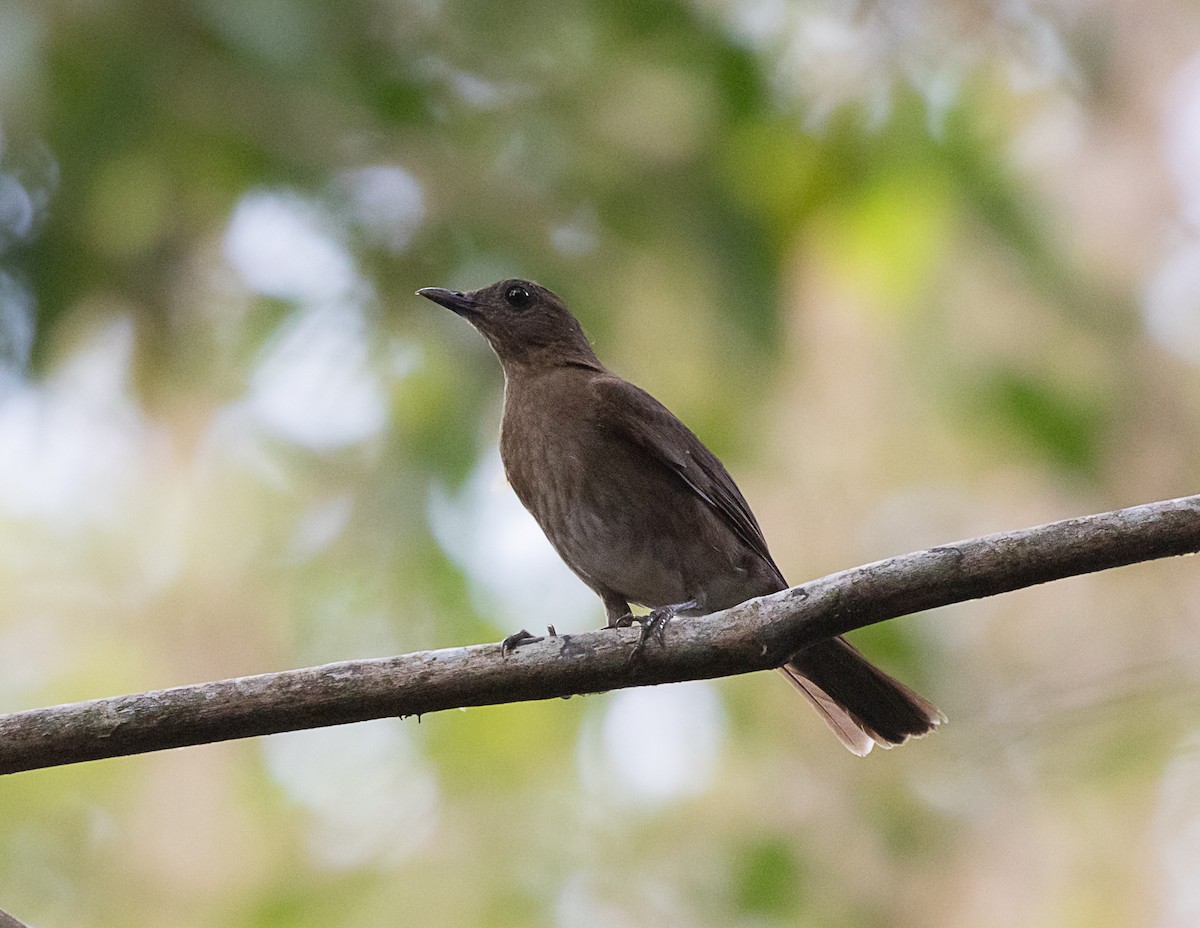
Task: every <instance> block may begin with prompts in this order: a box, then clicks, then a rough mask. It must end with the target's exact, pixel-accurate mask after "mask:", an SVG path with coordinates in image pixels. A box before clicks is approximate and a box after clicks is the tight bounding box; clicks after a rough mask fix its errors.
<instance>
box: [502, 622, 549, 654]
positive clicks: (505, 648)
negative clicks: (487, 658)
mask: <svg viewBox="0 0 1200 928" xmlns="http://www.w3.org/2000/svg"><path fill="white" fill-rule="evenodd" d="M546 632H547V633H548V634H549V635H550V637H551V638H557V637H558V632H557V631H555V629H554V626H553V625H547V626H546ZM545 640H546V636H545V635H531V634H529V632H527V631H525V629H521V630H520V631H519V632H513V633H512V634H511V635H509V636H508V637H507V638H505V639H504V640H503V641H501V642H500V653H501V654H509V653H511V652H512V651H515V650H516V649H517V648H519V647H521V645H523V644H533V643H534V642H536V641H545Z"/></svg>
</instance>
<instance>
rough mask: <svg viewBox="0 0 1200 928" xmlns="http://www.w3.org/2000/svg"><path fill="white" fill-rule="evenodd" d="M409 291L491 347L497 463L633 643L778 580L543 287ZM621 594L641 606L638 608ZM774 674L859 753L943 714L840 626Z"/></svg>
mask: <svg viewBox="0 0 1200 928" xmlns="http://www.w3.org/2000/svg"><path fill="white" fill-rule="evenodd" d="M416 292H417V295H419V296H422V297H425V298H426V299H429V300H432V301H433V302H434V303H438V304H440V305H441V306H444V307H446V308H447V309H449V310H451V311H453V312H454V313H456V314H458V315H459V316H461V317H462V318H464V319H466V320H467V322H469V323H470V324H471V325H472V326H474V327H475V329H477V330H478V331H479V332H480V334H482V335H483V337H484V338H485V339H486V340H487V342H488V343H489V344H490V345H491V347H492V349H493V351H494V352H495V353H496V355H497V357H498V358H499V359H500V364H501V367H502V368H503V370H504V411H503V415H502V418H501V425H500V457H501V459H502V461H503V464H504V472H505V476H506V477H507V479H508V482H509V484H510V485H511V486H512V488H513V490H514V491H515V492H516V495H517V497H518V498H519V499H520V501H521V503H522V504H523V505H524V506H525V508H526V509H527V510H528V511H529V512H530V513H531V514H532V515H533V518H534V519H535V520H536V521H537V523H538V524H539V525H540V526H541V529H542V531H543V532H544V533H545V535H546V537H547V538H548V539H549V541H550V544H551V545H552V546H553V547H554V550H555V551H556V552H557V553H558V555H559V556H560V557H561V558H562V560H563V561H564V562H566V564H567V566H568V567H570V568H571V570H572V571H573V572H574V573H575V574H576V575H577V576H578V577H579V579H580V580H582V581H583V582H584V583H585V584H587V586H589V587H590V588H591V589H592V590H593V591H594V592H595V593H596V595H598V596H599V597H600V600H601V602H602V603H603V604H604V610H605V614H606V617H607V621H608V625H609V626H610V627H618V626H628V625H630V624H632V623H633V622H640V623H641V624H643V639H642V640H644V636H645V633H646V631H647V629H651V630H653V631H655V632H656V633H657V634H658V635H659V636H661V634H662V629H663V627H664V626H665V624H666V623H667V622H669V621H671V620H672V619H673V618H674V617H675V616H685V617H687V616H699V615H707V614H710V613H713V612H718V611H720V610H723V609H727V608H730V607H731V606H735V605H737V604H739V603H742V602H744V601H746V600H748V599H752V598H754V597H757V596H764V595H766V594H769V593H775V592H778V591H780V590H784V589H787V588H788V584H787V582H786V581H785V580H784V578H783V574H782V573H781V571H780V570H779V567H778V566H776V564H775V561H774V560H773V559H772V557H771V554H770V551H769V550H768V548H767V542H766V539H765V537H764V536H763V532H762V529H761V528H760V527H759V524H758V521H757V520H756V519H755V517H754V514H753V512H751V510H750V506H749V504H748V503H747V502H746V499H745V497H744V496H743V495H742V493H741V491H740V490H739V489H738V487H737V484H736V483H734V481H733V478H732V477H731V476H730V475H729V472H728V471H727V470H726V469H725V467H724V465H723V464H722V463H721V462H720V461H719V460H718V459H717V457H716V455H715V454H713V453H712V452H711V451H710V450H709V449H708V448H707V447H706V446H705V445H704V444H703V443H702V442H701V441H700V439H699V438H697V437H696V435H695V434H694V433H693V432H692V431H691V430H690V429H689V428H688V427H687V426H686V425H684V424H683V422H681V421H680V420H679V419H678V418H676V416H675V415H674V414H673V413H671V412H670V411H669V410H668V409H667V408H666V407H665V406H664V405H663V404H662V403H660V402H659V401H658V400H656V399H655V398H654V397H652V396H651V395H650V394H649V393H647V392H646V391H644V390H642V389H641V388H639V387H637V386H634V385H633V384H632V383H630V382H629V381H627V380H624V379H622V378H621V377H619V376H617V375H616V374H614V373H612V372H611V371H610V370H608V368H606V367H605V366H604V365H603V364H601V362H600V360H599V358H598V357H597V356H596V353H595V351H594V350H593V348H592V345H591V343H590V342H589V340H588V338H587V335H586V334H585V333H584V330H583V328H582V326H581V325H580V324H579V321H578V320H577V319H576V318H575V316H574V315H573V314H572V313H571V311H570V310H569V309H568V308H567V306H566V304H565V303H564V302H563V301H562V300H561V299H560V298H559V297H558V296H557V295H556V294H554V293H553V292H551V291H550V290H548V289H546V288H545V287H542V286H540V285H538V284H536V283H534V282H532V281H528V280H521V279H515V278H514V279H508V280H502V281H499V282H497V283H494V284H491V285H490V286H487V287H483V288H481V289H478V290H474V291H469V292H463V291H460V290H447V289H442V288H439V287H426V288H423V289H420V290H418V291H416ZM631 603H633V604H636V605H639V606H642V607H645V608H647V609H649V610H651V612H650V614H649V616H648V617H638V618H635V617H634V616H633V615H632V613H631V611H630V604H631ZM521 636H525V637H528V636H527V635H526V634H525V633H522V634H521ZM521 636H514V638H516V637H521ZM639 644H641V641H639ZM779 672H780V673H782V674H783V675H784V676H785V677H786V678H787V679H788V681H789V682H790V683H791V684H792V685H793V686H794V687H795V688H796V689H798V690H799V691H800V693H802V694H803V695H804V697H805V698H806V699H807V700H808V701H809V702H810V703H811V704H812V706H813V707H814V708H815V709H816V710H817V712H818V713H819V714H820V716H821V718H822V719H823V720H824V721H825V723H826V724H827V725H828V726H829V728H830V729H831V730H832V731H833V733H834V734H835V735H836V736H837V737H838V739H839V740H840V741H841V742H842V744H843V745H845V747H846V748H847V749H849V750H850V751H851V752H852V753H854V754H857V755H859V756H863V755H866V754H868V753H869V752H870V751H871V749H872V748H873V747H874V746H876V745H880V746H882V747H885V748H887V747H892V746H894V745H898V744H902V743H904V742H905V741H907V740H908V739H909V738H912V737H919V736H921V735H924V734H927V733H928V732H930V731H932V730H933V729H934V728H936V727H937V726H938V725H939V724H940V723H941V722H942V721H943V720H944V717H943V716H942V714H941V712H940V711H939V710H938V709H937V707H936V706H934V704H933V703H931V702H930V701H928V700H927V699H925V698H923V697H922V696H919V695H917V694H916V693H915V692H913V691H912V690H911V689H909V688H908V687H907V686H905V685H904V684H903V683H900V682H899V681H897V680H895V679H893V678H892V677H890V676H888V675H887V674H886V673H884V671H882V670H880V669H879V668H878V667H876V666H875V665H874V664H872V663H870V661H868V660H867V659H866V658H865V657H864V656H863V655H862V654H861V653H860V652H859V651H858V650H857V649H856V648H855V647H854V646H853V645H851V644H850V643H849V642H848V641H846V640H845V639H844V638H841V637H837V638H831V639H828V640H825V641H821V642H818V643H816V644H813V645H811V646H809V647H807V648H805V649H804V650H802V651H800V652H799V653H797V654H795V655H793V656H792V657H791V658H790V659H789V660H788V661H787V663H785V664H784V665H783V666H782V667H780V668H779Z"/></svg>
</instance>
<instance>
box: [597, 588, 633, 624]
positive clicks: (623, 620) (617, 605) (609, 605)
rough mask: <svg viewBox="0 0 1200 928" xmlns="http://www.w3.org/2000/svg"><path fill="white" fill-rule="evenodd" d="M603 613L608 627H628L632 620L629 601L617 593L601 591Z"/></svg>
mask: <svg viewBox="0 0 1200 928" xmlns="http://www.w3.org/2000/svg"><path fill="white" fill-rule="evenodd" d="M600 599H601V600H603V602H604V614H605V615H607V616H608V626H607V627H608V628H629V626H630V625H632V624H633V622H634V617H633V613H632V612H630V611H629V603H628V602H626V601H625V599H624V598H623V597H622V596H621V595H620V594H619V593H601V594H600Z"/></svg>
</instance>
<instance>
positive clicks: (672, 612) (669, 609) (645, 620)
mask: <svg viewBox="0 0 1200 928" xmlns="http://www.w3.org/2000/svg"><path fill="white" fill-rule="evenodd" d="M695 608H696V601H695V600H694V599H689V600H688V601H687V602H686V603H675V604H674V605H671V606H659V607H658V608H657V609H654V610H652V611H651V612H650V613H649V614H648V615H642V616H630V619H631V620H632V621H631V622H630V624H633V622H637V623H638V624H639V625H641V626H642V634H641V637H639V638H638V642H637V644H636V645H635V646H634V648H633V654H634V656H636V655H637V654H639V653H640V652H641V650H642V649H643V648H644V647H646V642H647V641H649V640H650V639H651V638H654V639H656V640H657V641H658V643H659V644H660V645H662V644H665V643H666V631H667V625H668V624H669V623H670V621H671V620H672V619H673V618H675V616H677V615H678V614H679V613H681V612H686V611H687V610H688V609H695Z"/></svg>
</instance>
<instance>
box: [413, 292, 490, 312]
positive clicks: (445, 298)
mask: <svg viewBox="0 0 1200 928" xmlns="http://www.w3.org/2000/svg"><path fill="white" fill-rule="evenodd" d="M417 296H423V297H425V299H427V300H433V302H435V303H439V304H441V305H442V306H445V307H446V309H449V310H451V311H453V312H456V313H458V314H459V315H460V316H467V317H470V316H474V315H476V314H477V313H478V312H479V304H478V303H476V302H475V301H474V300H473V299H471V298H470V297H469V296H467V294H465V293H462V292H461V291H458V290H443V289H442V288H441V287H422V288H421V289H420V290H418V291H417Z"/></svg>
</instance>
